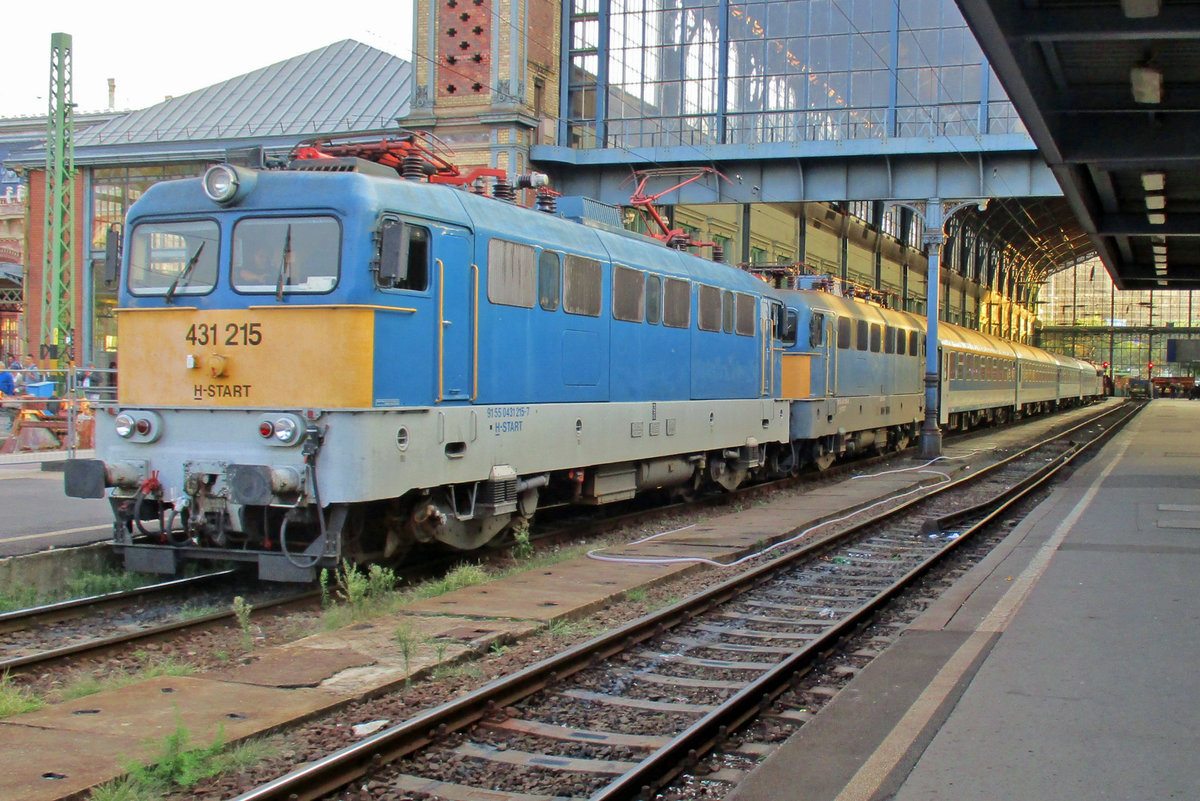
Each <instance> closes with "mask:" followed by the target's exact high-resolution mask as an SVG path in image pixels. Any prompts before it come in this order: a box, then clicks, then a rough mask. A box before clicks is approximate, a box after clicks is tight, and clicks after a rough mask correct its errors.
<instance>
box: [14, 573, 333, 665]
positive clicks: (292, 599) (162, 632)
mask: <svg viewBox="0 0 1200 801" xmlns="http://www.w3.org/2000/svg"><path fill="white" fill-rule="evenodd" d="M320 596H321V592H320V591H319V590H310V591H308V592H304V593H301V594H299V595H292V596H288V597H285V598H275V599H273V600H270V601H263V602H262V603H260V604H256V605H254V610H255V611H258V610H262V609H272V608H274V607H278V606H284V605H286V604H300V603H306V602H308V601H311V600H314V599H316V598H319V597H320ZM235 618H236V614H235V612H234V611H233V610H232V609H228V610H225V611H222V612H213V613H212V614H209V615H201V616H200V617H194V618H190V619H188V620H177V621H174V622H172V623H166V624H163V625H161V626H154V627H153V628H148V629H142V630H140V631H130V632H125V633H123V634H116V635H113V636H111V637H104V638H101V639H97V640H90V641H88V642H82V643H76V644H75V645H68V646H64V647H62V648H54V649H51V650H49V651H41V652H39V653H36V654H29V655H27V656H18V657H14V658H12V659H5V660H0V675H4V674H5V673H9V674H17V673H23V672H25V671H27V670H29V669H30V668H32V667H35V666H44V665H46V664H49V663H51V662H57V661H60V660H63V659H67V658H68V657H72V656H78V655H80V654H87V655H94V654H101V653H104V652H106V651H110V650H112V649H113V648H116V647H118V646H121V645H126V644H128V643H132V642H139V641H142V640H153V639H157V638H160V637H165V636H168V635H170V634H175V633H176V632H181V631H186V630H188V629H194V628H202V627H204V626H208V625H212V624H214V623H221V622H226V621H231V620H233V619H235Z"/></svg>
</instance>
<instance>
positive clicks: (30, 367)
mask: <svg viewBox="0 0 1200 801" xmlns="http://www.w3.org/2000/svg"><path fill="white" fill-rule="evenodd" d="M41 380H42V371H41V370H39V369H38V365H37V362H35V361H34V360H33V354H32V353H26V354H25V383H26V384H36V383H38V382H39V381H41Z"/></svg>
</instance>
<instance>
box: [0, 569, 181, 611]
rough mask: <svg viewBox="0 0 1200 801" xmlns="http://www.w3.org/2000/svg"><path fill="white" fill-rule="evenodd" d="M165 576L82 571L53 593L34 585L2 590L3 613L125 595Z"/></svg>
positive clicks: (0, 600) (15, 586) (16, 585)
mask: <svg viewBox="0 0 1200 801" xmlns="http://www.w3.org/2000/svg"><path fill="white" fill-rule="evenodd" d="M159 580H161V577H156V576H147V575H145V574H142V573H125V572H124V571H117V570H99V571H95V572H91V571H84V570H79V571H76V572H75V573H73V574H71V575H70V576H68V577H67V579H66V580H65V581H63V582H62V583H60V584H57V585H55V586H54V588H53V589H51V590H39V589H38V588H37V587H35V586H33V585H31V584H13V585H10V586H7V587H5V588H4V589H3V590H0V612H11V611H13V610H14V609H28V608H29V607H31V606H41V605H42V604H50V603H54V602H56V601H64V600H67V599H68V598H86V597H88V596H90V595H103V594H104V593H108V592H121V591H123V590H132V589H134V588H136V587H142V586H145V585H146V584H153V583H154V582H155V581H159Z"/></svg>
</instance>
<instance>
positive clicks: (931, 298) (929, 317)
mask: <svg viewBox="0 0 1200 801" xmlns="http://www.w3.org/2000/svg"><path fill="white" fill-rule="evenodd" d="M987 202H988V201H987V198H975V199H972V200H961V201H955V200H952V201H943V200H942V199H941V198H937V197H931V198H929V199H928V200H926V201H925V220H924V222H925V229H924V231H923V232H922V235H921V242H922V244H924V245H925V246H926V248H927V249H928V258H929V270H928V272H927V273H926V279H925V291H926V299H925V318H926V323H925V422H924V423H922V425H921V436H920V445H921V458H922V459H935V458H937V457H938V456H941V455H942V430H941V428H940V426H939V423H938V419H939V411H940V409H939V405H938V404H939V399H938V375H939V373H940V370H939V367H940V365H939V363H938V305H939V304H938V290H939V288H940V286H939V285H940V284H941V255H942V245H943V244H944V242H945V239H946V231H945V226H946V220H948V219H950V217H952V216H953V215H954V213H955V212H956V211H958V210H959V209H964V208H966V207H967V206H978V207H979V209H980V210H981V211H982V210H983V209H984V208H986V206H987ZM905 205H908V204H905ZM908 207H909V208H911V209H913V210H914V211H917V209H916V208H915V207H913V206H911V205H909V206H908ZM918 213H919V212H918Z"/></svg>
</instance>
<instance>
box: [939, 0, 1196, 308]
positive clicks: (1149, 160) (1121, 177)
mask: <svg viewBox="0 0 1200 801" xmlns="http://www.w3.org/2000/svg"><path fill="white" fill-rule="evenodd" d="M957 3H958V5H959V8H960V9H961V10H962V13H963V16H964V17H965V19H966V21H967V24H968V25H969V26H970V27H971V30H972V31H973V32H974V34H975V37H976V39H978V41H979V43H980V45H981V46H982V47H983V50H984V53H985V54H986V55H987V58H988V60H989V61H990V62H991V65H992V67H993V68H994V69H995V71H996V74H997V75H998V76H999V78H1000V80H1001V82H1002V83H1003V84H1004V87H1005V89H1006V90H1007V92H1008V95H1009V97H1010V98H1011V99H1012V101H1013V103H1014V104H1015V105H1016V108H1017V111H1018V112H1019V113H1020V115H1021V118H1022V120H1023V121H1024V122H1025V125H1026V127H1027V128H1028V130H1029V133H1030V135H1031V136H1032V137H1033V140H1034V142H1035V143H1036V144H1037V147H1038V150H1039V151H1040V152H1041V154H1042V156H1043V157H1044V158H1045V159H1046V162H1047V163H1048V164H1049V166H1050V168H1051V170H1053V171H1054V174H1055V177H1056V178H1057V179H1058V182H1059V184H1060V185H1061V186H1062V189H1063V194H1064V196H1065V199H1066V204H1067V209H1069V212H1070V214H1071V216H1073V218H1074V220H1073V221H1071V222H1067V221H1066V220H1065V219H1064V220H1062V224H1061V227H1063V228H1064V229H1065V228H1068V227H1070V226H1078V227H1079V228H1080V229H1081V230H1082V232H1083V233H1084V234H1086V236H1087V237H1088V238H1089V239H1090V241H1091V243H1092V244H1093V246H1094V248H1095V250H1096V251H1097V252H1098V254H1099V256H1100V258H1101V259H1102V261H1103V263H1104V266H1105V267H1106V268H1107V269H1108V271H1109V273H1110V274H1111V275H1112V277H1113V280H1114V282H1115V283H1116V285H1117V287H1118V288H1120V289H1195V288H1200V147H1198V146H1197V141H1198V140H1197V136H1196V128H1195V127H1194V126H1195V125H1196V124H1197V122H1198V121H1200V114H1198V112H1200V70H1198V69H1197V64H1200V4H1197V3H1195V2H1186V1H1185V0H1103V1H1102V0H1038V2H1033V1H1032V0H1025V1H1024V2H1014V0H957Z"/></svg>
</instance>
